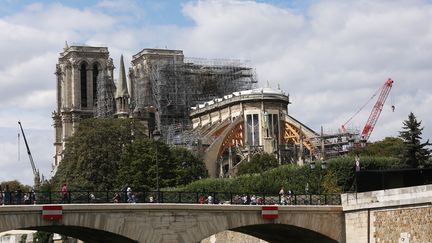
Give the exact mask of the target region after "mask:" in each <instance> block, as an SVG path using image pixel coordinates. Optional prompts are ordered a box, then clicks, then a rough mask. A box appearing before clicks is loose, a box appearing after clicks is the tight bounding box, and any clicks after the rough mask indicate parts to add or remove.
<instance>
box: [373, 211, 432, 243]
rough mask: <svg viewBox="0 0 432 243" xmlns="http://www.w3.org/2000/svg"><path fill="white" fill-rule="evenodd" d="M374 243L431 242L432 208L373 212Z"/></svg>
mask: <svg viewBox="0 0 432 243" xmlns="http://www.w3.org/2000/svg"><path fill="white" fill-rule="evenodd" d="M372 219H373V224H372V226H373V227H372V229H373V231H374V235H373V238H374V239H375V242H403V243H406V242H431V241H432V206H424V207H416V208H401V209H393V210H383V211H376V212H373V217H372Z"/></svg>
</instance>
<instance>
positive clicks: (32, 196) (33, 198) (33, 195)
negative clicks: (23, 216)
mask: <svg viewBox="0 0 432 243" xmlns="http://www.w3.org/2000/svg"><path fill="white" fill-rule="evenodd" d="M30 204H36V193H35V191H34V189H33V188H32V189H31V190H30Z"/></svg>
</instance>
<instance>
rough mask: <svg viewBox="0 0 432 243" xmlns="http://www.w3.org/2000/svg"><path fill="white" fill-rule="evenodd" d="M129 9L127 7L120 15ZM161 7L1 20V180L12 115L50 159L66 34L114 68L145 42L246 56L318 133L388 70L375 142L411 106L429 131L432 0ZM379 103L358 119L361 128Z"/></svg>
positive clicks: (24, 13) (194, 52)
mask: <svg viewBox="0 0 432 243" xmlns="http://www.w3.org/2000/svg"><path fill="white" fill-rule="evenodd" d="M159 7H160V6H159ZM130 8H133V9H134V10H132V12H131V13H132V15H131V16H127V15H125V13H127V11H128V9H130ZM155 9H158V5H157V4H153V5H152V6H144V5H139V4H136V2H134V1H127V2H122V4H121V5H120V6H119V5H118V3H117V2H116V1H109V0H103V1H100V2H99V3H98V4H97V5H95V6H93V7H91V6H90V7H86V8H84V9H78V8H73V7H66V6H64V5H61V4H42V3H37V4H32V5H29V6H27V7H26V8H24V9H23V10H21V11H20V12H17V13H16V14H13V15H9V16H5V17H0V32H1V33H2V35H0V53H2V57H6V58H2V59H1V60H0V129H1V130H0V131H2V132H3V131H7V132H4V134H9V133H10V134H12V133H13V135H10V134H9V135H10V136H8V137H7V138H6V137H5V136H3V135H2V134H3V133H0V136H1V138H2V139H1V140H0V150H1V151H0V152H1V153H2V154H5V156H3V158H0V180H3V178H2V176H7V173H6V174H5V172H3V171H8V168H9V167H10V166H11V164H10V163H12V162H11V161H14V157H15V155H14V153H15V152H14V151H15V149H14V146H15V143H14V141H15V140H14V139H15V137H14V136H16V134H15V129H16V121H17V120H22V121H23V122H24V124H26V127H28V129H29V131H28V133H29V134H34V133H36V134H38V135H37V138H36V139H32V146H34V147H35V149H33V150H34V152H33V154H34V156H35V157H39V156H42V158H38V166H40V167H43V168H46V169H45V170H48V168H49V167H50V166H51V161H52V158H51V156H52V154H53V146H52V142H53V132H52V128H51V127H50V125H51V117H50V115H51V111H52V110H53V107H55V84H56V80H55V75H54V74H53V73H54V71H55V63H56V62H57V58H58V53H59V52H61V51H62V48H63V45H64V41H65V40H68V41H69V43H74V42H76V43H87V44H94V45H101V44H102V45H104V46H108V47H109V50H110V53H111V56H112V57H113V58H114V63H115V64H117V63H118V58H119V56H120V54H121V53H123V54H124V55H125V59H126V62H127V61H130V58H131V56H132V55H133V54H135V53H137V52H139V51H140V50H142V49H143V48H154V47H159V48H164V47H165V46H167V47H168V48H177V49H183V50H184V53H185V55H186V56H194V57H208V58H215V57H216V58H235V59H237V58H242V59H248V60H251V61H252V63H253V64H254V65H255V66H256V71H257V74H258V78H259V79H260V83H261V85H265V83H266V81H267V80H268V81H269V82H270V84H271V85H272V86H274V87H276V86H277V84H280V86H281V88H282V89H284V90H285V91H286V92H287V93H290V95H291V96H290V97H291V99H292V102H293V104H292V105H290V108H289V110H290V113H291V114H292V115H294V117H296V118H297V119H298V120H300V121H302V122H303V123H305V124H306V125H307V126H309V127H311V128H313V129H315V130H317V131H319V129H320V126H321V125H323V126H324V130H336V129H338V128H339V127H340V125H341V124H342V123H343V122H345V121H346V120H347V119H348V118H349V117H350V116H351V115H352V114H353V113H354V112H356V111H357V109H358V108H359V107H360V106H362V105H363V104H364V103H365V102H366V101H367V100H368V99H369V98H370V97H371V95H372V94H373V93H374V92H375V91H376V90H377V89H378V88H379V87H381V86H382V84H383V83H384V81H385V80H386V79H387V78H389V77H391V78H392V79H393V80H395V84H394V87H393V88H392V91H391V93H390V97H389V99H388V100H387V103H386V105H385V107H384V109H383V111H382V113H381V117H380V119H379V121H378V122H377V125H376V128H375V130H374V132H373V134H372V136H371V139H372V140H377V139H383V138H384V137H385V136H397V135H398V131H399V130H401V127H402V122H403V121H404V120H406V119H407V117H408V114H409V112H411V111H412V112H414V114H415V115H416V116H417V117H418V119H419V120H422V121H423V122H422V125H423V126H425V130H424V131H423V137H424V138H432V117H431V116H430V107H432V92H431V91H432V83H431V82H430V79H431V78H430V77H432V68H431V63H430V60H432V52H431V51H430V50H431V49H432V22H431V21H430V19H431V18H432V3H430V2H429V1H421V0H418V1H391V2H388V1H366V0H360V1H331V0H329V1H312V3H311V5H310V6H309V7H306V8H302V9H289V8H280V7H277V6H273V5H270V4H266V3H257V2H254V1H234V0H233V1H228V0H223V1H192V2H189V3H186V4H184V8H183V10H182V11H183V14H184V15H185V16H186V17H188V18H190V20H191V21H192V25H189V26H187V27H184V26H179V25H175V24H172V25H149V24H147V23H149V22H151V21H148V19H146V18H150V17H151V16H150V15H148V13H149V12H148V11H153V10H155ZM155 11H156V10H155ZM134 21H135V22H134ZM391 101H393V102H394V104H395V106H396V110H395V112H392V111H391V109H389V104H390V103H391ZM374 102H375V100H373V101H372V102H371V103H370V105H369V106H367V107H366V108H365V109H364V110H363V111H361V112H360V113H359V114H358V115H357V116H356V117H355V118H354V119H353V122H352V124H351V126H353V127H358V128H361V127H362V126H363V125H364V123H365V122H366V119H367V118H368V116H369V113H370V111H371V109H372V105H373V103H374ZM40 129H41V130H40ZM11 131H14V132H11ZM42 131H43V132H42ZM11 141H12V142H11ZM33 144H35V145H33ZM21 160H23V159H21ZM22 168H23V169H25V168H27V170H25V176H21V175H17V177H16V178H19V179H22V180H27V179H28V178H31V170H28V169H29V167H27V165H26V166H25V167H22ZM2 173H3V174H2ZM14 176H15V175H14ZM24 177H25V178H24ZM14 178H15V177H14ZM29 183H31V181H30V182H29Z"/></svg>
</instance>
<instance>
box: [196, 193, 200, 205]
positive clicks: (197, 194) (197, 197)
mask: <svg viewBox="0 0 432 243" xmlns="http://www.w3.org/2000/svg"><path fill="white" fill-rule="evenodd" d="M195 199H196V200H195V203H197V204H198V203H200V202H199V192H196V195H195Z"/></svg>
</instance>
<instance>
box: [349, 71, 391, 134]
mask: <svg viewBox="0 0 432 243" xmlns="http://www.w3.org/2000/svg"><path fill="white" fill-rule="evenodd" d="M393 82H394V81H393V80H392V79H390V78H389V79H388V80H387V81H385V83H384V85H383V86H382V87H381V89H379V90H378V91H377V92H376V93H375V94H374V95H372V97H371V98H370V99H369V100H368V101H367V102H366V104H364V105H363V106H362V107H361V108H360V109H359V110H358V111H357V112H356V113H355V114H354V115H353V116H351V117H350V118H349V119H348V121H346V122H345V123H344V124H343V125H342V131H343V132H344V133H346V132H347V131H346V128H345V125H346V124H347V123H348V122H350V121H351V119H352V118H353V117H354V116H356V115H357V114H358V113H359V112H360V111H361V110H362V109H363V108H364V107H365V106H366V105H367V103H369V101H370V100H372V99H373V98H374V97H375V96H376V95H377V94H378V92H380V91H381V92H380V95H379V97H378V100H377V101H376V103H375V105H374V107H373V109H372V112H371V114H370V115H369V118H368V120H367V122H366V124H365V126H364V128H363V131H362V133H361V134H360V139H361V140H362V141H367V140H368V139H369V137H370V135H371V133H372V131H373V129H374V127H375V124H376V122H377V121H378V118H379V115H380V114H381V110H382V108H383V106H384V103H385V101H386V99H387V96H388V95H389V93H390V90H391V88H392V85H393ZM392 109H393V110H394V106H392Z"/></svg>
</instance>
